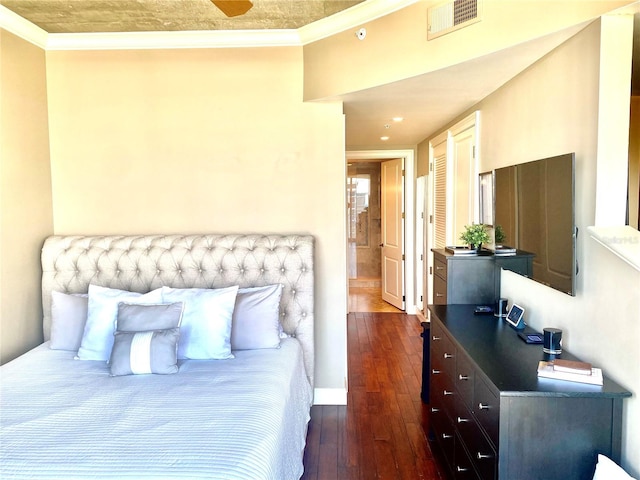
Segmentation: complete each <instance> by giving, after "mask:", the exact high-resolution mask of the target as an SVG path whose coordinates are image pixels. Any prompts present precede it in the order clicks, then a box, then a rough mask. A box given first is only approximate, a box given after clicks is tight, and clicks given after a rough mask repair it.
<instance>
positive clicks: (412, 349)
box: [302, 313, 445, 480]
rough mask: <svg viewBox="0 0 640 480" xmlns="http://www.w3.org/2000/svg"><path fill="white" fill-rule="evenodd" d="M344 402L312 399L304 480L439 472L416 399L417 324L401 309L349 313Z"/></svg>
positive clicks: (392, 478)
mask: <svg viewBox="0 0 640 480" xmlns="http://www.w3.org/2000/svg"><path fill="white" fill-rule="evenodd" d="M347 329H348V340H347V341H348V358H349V360H348V361H349V393H348V398H347V405H346V406H335V405H333V406H320V405H318V406H314V407H312V409H311V421H310V423H309V432H308V435H307V447H306V450H305V456H304V465H305V473H304V475H303V477H302V479H303V480H343V479H348V480H375V479H389V480H418V479H425V480H437V479H444V478H445V476H444V475H443V474H442V471H443V470H442V468H441V466H440V465H439V463H438V461H437V460H436V459H434V457H433V455H432V453H431V448H430V445H429V443H428V441H427V431H428V430H427V428H428V420H429V414H428V406H427V405H426V404H423V403H422V401H421V400H420V388H421V382H422V338H421V337H420V333H421V332H422V327H421V326H420V322H419V321H418V319H417V317H415V316H413V315H406V314H404V313H350V314H349V315H348V320H347Z"/></svg>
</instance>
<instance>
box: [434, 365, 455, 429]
mask: <svg viewBox="0 0 640 480" xmlns="http://www.w3.org/2000/svg"><path fill="white" fill-rule="evenodd" d="M431 395H432V397H433V400H432V401H433V404H434V406H437V407H438V408H440V409H441V410H443V411H444V412H445V413H446V415H447V416H448V417H449V418H450V419H453V418H455V414H456V412H455V406H454V399H455V398H456V397H457V396H458V395H457V393H456V390H455V388H454V386H453V380H451V378H450V377H448V376H447V375H443V374H432V375H431Z"/></svg>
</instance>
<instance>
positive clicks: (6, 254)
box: [0, 30, 53, 363]
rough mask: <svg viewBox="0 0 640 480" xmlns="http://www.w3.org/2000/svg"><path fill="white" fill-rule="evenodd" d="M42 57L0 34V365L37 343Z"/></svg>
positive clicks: (47, 214)
mask: <svg viewBox="0 0 640 480" xmlns="http://www.w3.org/2000/svg"><path fill="white" fill-rule="evenodd" d="M45 68H46V63H45V54H44V51H43V50H42V49H40V48H38V47H35V46H33V45H32V44H30V43H28V42H25V41H24V40H22V39H20V38H18V37H16V36H14V35H12V34H11V33H8V32H6V31H4V30H0V149H1V150H0V302H1V303H0V305H1V306H0V362H2V363H4V362H7V361H9V360H11V359H13V358H15V357H16V356H18V355H20V354H21V353H23V352H24V351H26V350H27V349H29V348H31V347H34V346H36V345H38V344H39V343H41V342H42V307H41V301H40V277H41V270H40V248H41V246H42V242H43V241H44V238H45V237H46V236H48V235H50V234H51V233H52V232H53V219H52V207H51V176H50V169H49V144H48V142H49V138H48V127H47V94H46V75H45V73H46V72H45Z"/></svg>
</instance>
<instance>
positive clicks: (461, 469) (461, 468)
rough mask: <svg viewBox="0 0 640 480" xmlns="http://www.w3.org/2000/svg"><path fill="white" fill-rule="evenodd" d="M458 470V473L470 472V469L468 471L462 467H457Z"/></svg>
mask: <svg viewBox="0 0 640 480" xmlns="http://www.w3.org/2000/svg"><path fill="white" fill-rule="evenodd" d="M456 470H457V471H458V472H466V471H468V470H469V469H468V468H464V467H461V466H460V465H456Z"/></svg>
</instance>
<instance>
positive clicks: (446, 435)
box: [442, 433, 453, 440]
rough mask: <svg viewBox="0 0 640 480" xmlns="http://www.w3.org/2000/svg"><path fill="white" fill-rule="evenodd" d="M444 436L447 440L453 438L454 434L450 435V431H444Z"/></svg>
mask: <svg viewBox="0 0 640 480" xmlns="http://www.w3.org/2000/svg"><path fill="white" fill-rule="evenodd" d="M442 438H443V439H445V440H448V439H450V438H453V435H449V434H448V433H443V434H442Z"/></svg>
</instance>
